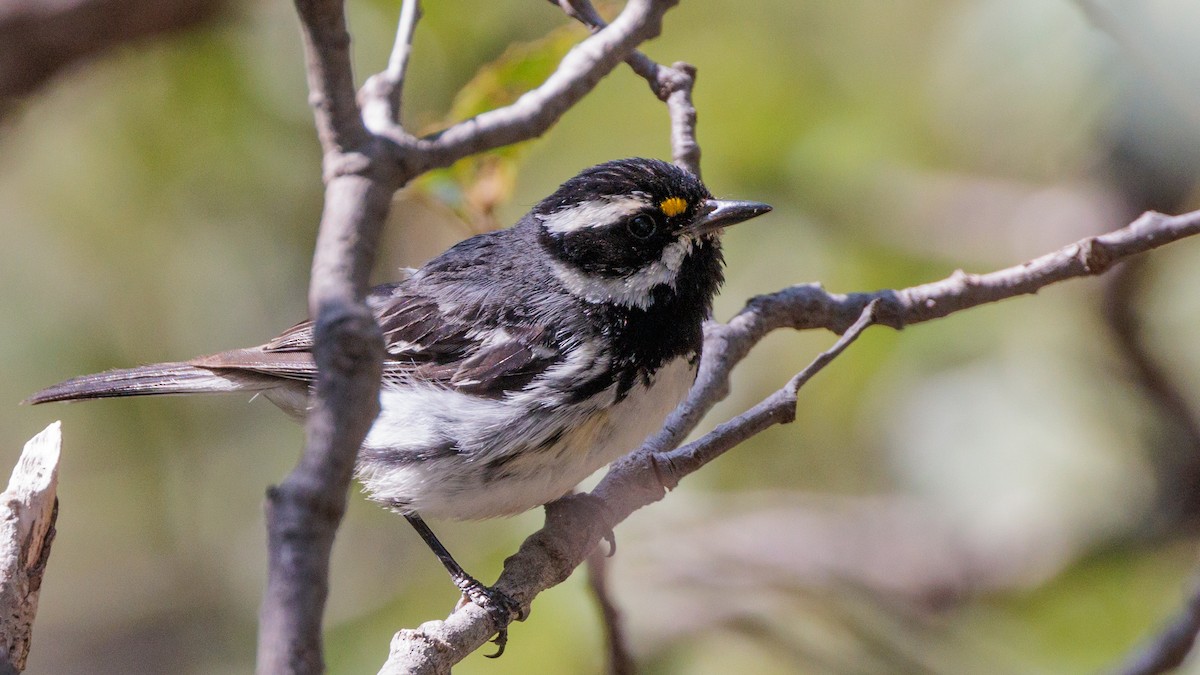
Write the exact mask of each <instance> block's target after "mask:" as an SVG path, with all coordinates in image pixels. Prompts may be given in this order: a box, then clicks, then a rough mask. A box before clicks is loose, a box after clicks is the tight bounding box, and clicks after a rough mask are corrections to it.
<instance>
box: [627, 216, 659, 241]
mask: <svg viewBox="0 0 1200 675" xmlns="http://www.w3.org/2000/svg"><path fill="white" fill-rule="evenodd" d="M625 229H627V230H629V234H632V235H633V236H634V237H637V238H638V239H649V238H650V237H651V236H652V235H653V234H654V231H655V230H656V229H658V224H657V223H655V222H654V219H653V218H651V217H650V216H648V215H646V214H644V213H643V214H641V215H637V216H634V217H632V218H630V219H629V220H627V221H625Z"/></svg>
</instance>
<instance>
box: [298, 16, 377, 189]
mask: <svg viewBox="0 0 1200 675" xmlns="http://www.w3.org/2000/svg"><path fill="white" fill-rule="evenodd" d="M295 2H296V12H297V13H298V14H299V15H300V33H301V36H302V37H303V38H304V60H305V72H306V73H307V74H308V91H309V94H308V102H309V105H311V106H312V107H313V113H314V115H315V117H316V124H317V137H318V138H319V139H320V140H321V147H322V149H324V151H325V175H326V177H329V176H331V175H336V174H338V173H342V172H343V171H344V169H343V168H341V167H340V161H339V160H341V159H342V158H343V157H342V155H344V154H345V153H346V152H348V151H351V150H360V149H362V148H363V147H364V146H365V145H366V142H367V139H368V137H369V135H368V134H367V130H366V127H365V126H364V125H363V121H362V117H361V116H360V115H359V110H358V104H357V103H356V102H355V91H354V73H353V69H352V68H351V65H350V33H349V32H347V30H346V16H345V13H344V11H343V6H342V1H341V0H295Z"/></svg>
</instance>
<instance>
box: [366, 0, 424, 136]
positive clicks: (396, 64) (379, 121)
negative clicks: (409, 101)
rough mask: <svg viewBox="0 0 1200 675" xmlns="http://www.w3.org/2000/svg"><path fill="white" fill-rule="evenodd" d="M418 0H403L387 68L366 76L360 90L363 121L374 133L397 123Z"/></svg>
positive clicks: (381, 131)
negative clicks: (365, 80)
mask: <svg viewBox="0 0 1200 675" xmlns="http://www.w3.org/2000/svg"><path fill="white" fill-rule="evenodd" d="M421 14H422V12H421V0H404V4H403V5H402V6H401V7H400V22H399V26H398V27H397V28H396V42H395V43H394V44H393V45H392V54H391V56H390V57H389V58H388V64H387V68H386V69H385V70H384V71H383V72H381V73H378V74H375V75H372V76H371V77H369V78H367V82H366V84H364V85H363V88H362V90H361V91H360V92H359V99H360V100H361V101H362V107H363V121H364V122H365V123H366V125H367V128H368V129H370V130H371V131H372V132H373V133H380V134H382V133H387V132H388V131H389V129H392V128H399V126H400V104H401V98H402V97H403V95H404V78H405V77H406V75H407V73H408V61H409V57H410V56H411V55H412V42H413V35H414V34H415V33H416V30H417V22H418V21H420V20H421Z"/></svg>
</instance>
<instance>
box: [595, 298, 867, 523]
mask: <svg viewBox="0 0 1200 675" xmlns="http://www.w3.org/2000/svg"><path fill="white" fill-rule="evenodd" d="M879 302H880V301H879V300H878V299H875V300H872V301H871V302H869V303H867V306H866V307H864V308H863V310H862V314H861V315H860V316H859V317H858V320H857V321H855V322H854V324H853V325H851V326H850V328H849V329H848V330H847V331H846V332H845V334H843V335H842V336H841V338H839V339H838V341H837V342H836V343H834V345H833V346H832V347H830V348H829V349H827V350H825V351H823V352H821V353H820V354H819V355H817V358H815V359H813V361H812V363H810V364H808V366H806V367H805V368H804V370H802V371H800V372H799V373H797V374H796V376H795V377H793V378H792V379H791V381H789V382H788V383H787V385H785V386H784V387H783V388H782V389H780V390H779V391H776V392H775V393H774V394H771V395H770V396H768V397H767V398H766V399H764V400H762V401H760V402H759V403H758V405H755V406H754V407H753V408H751V409H749V410H747V411H746V412H744V413H742V414H741V415H738V416H737V417H735V418H733V419H731V420H729V421H728V422H725V423H723V424H721V425H719V426H718V427H717V428H716V429H713V430H712V432H711V433H708V434H705V436H704V438H701V439H699V440H697V441H695V442H694V443H689V444H688V445H685V446H683V447H682V448H679V449H677V450H672V451H671V452H665V453H646V454H647V456H648V457H649V458H650V460H651V461H653V462H654V463H655V467H656V471H655V472H656V474H657V477H658V479H659V482H660V483H662V485H663V486H664V487H666V488H667V489H668V490H670V489H673V488H674V487H675V486H676V485H678V484H679V481H680V479H682V478H683V477H684V476H687V475H688V474H691V473H693V472H695V471H696V470H698V469H699V468H700V467H702V466H704V465H705V464H708V463H709V462H711V461H712V460H714V459H716V458H717V457H720V456H721V455H722V454H724V453H725V452H726V451H728V450H730V449H732V448H733V447H734V446H736V445H738V444H739V443H741V442H742V441H744V440H746V439H747V438H750V437H751V436H755V435H757V434H759V433H761V432H762V431H763V430H765V429H766V428H767V427H770V426H773V425H775V424H790V423H791V422H793V421H795V419H796V394H797V392H799V391H800V387H803V386H804V385H805V384H806V383H807V382H808V381H809V380H811V379H812V378H813V376H814V375H816V374H817V373H819V372H821V370H822V369H823V368H824V367H825V366H827V365H829V364H830V363H831V362H832V361H833V360H834V359H835V358H837V357H838V355H839V354H841V353H842V352H843V351H845V350H846V348H847V347H849V346H850V345H851V344H852V343H853V342H854V341H855V340H857V339H858V336H859V335H861V334H862V332H863V331H864V330H866V329H867V328H869V327H870V326H871V325H873V324H874V323H875V310H876V308H877V307H878V306H879ZM641 452H645V451H641ZM593 494H595V495H596V496H598V497H600V498H602V499H605V490H604V483H603V482H602V483H601V484H600V485H597V486H596V490H595V491H594V492H593ZM605 501H606V502H610V503H611V500H608V499H605ZM610 508H611V506H610ZM630 513H632V511H631V512H630Z"/></svg>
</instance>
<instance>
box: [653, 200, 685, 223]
mask: <svg viewBox="0 0 1200 675" xmlns="http://www.w3.org/2000/svg"><path fill="white" fill-rule="evenodd" d="M687 207H688V203H687V200H686V199H683V198H682V197H668V198H666V199H664V200H662V202H660V203H659V205H658V210H659V211H662V212H663V213H665V214H667V217H668V218H670V217H671V216H677V215H679V214H681V213H683V212H684V211H687Z"/></svg>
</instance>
